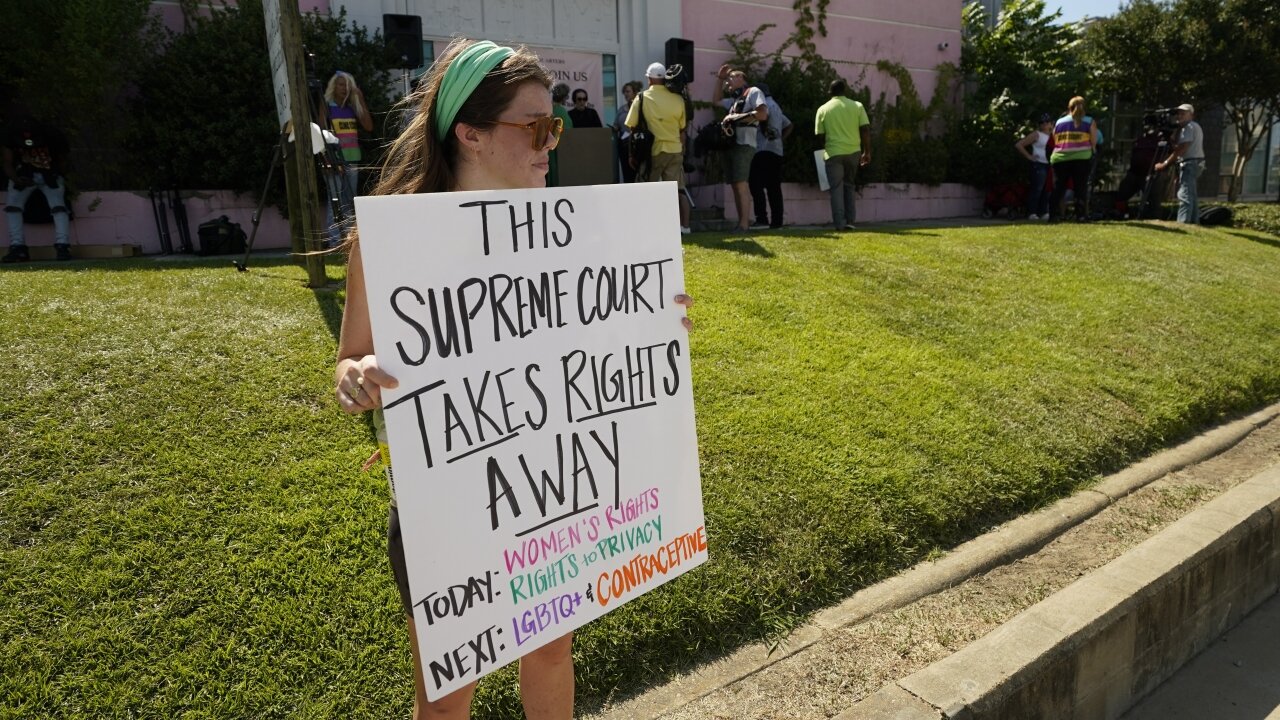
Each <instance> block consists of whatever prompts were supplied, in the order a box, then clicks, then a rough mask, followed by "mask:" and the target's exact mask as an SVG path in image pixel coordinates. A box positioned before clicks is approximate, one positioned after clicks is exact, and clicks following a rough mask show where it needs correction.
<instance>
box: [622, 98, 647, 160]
mask: <svg viewBox="0 0 1280 720" xmlns="http://www.w3.org/2000/svg"><path fill="white" fill-rule="evenodd" d="M636 102H638V103H640V107H639V108H637V110H636V112H637V113H638V114H639V116H640V122H638V123H636V126H635V129H633V130H632V131H631V137H630V138H628V139H627V152H628V154H629V155H630V157H631V165H632V167H634V168H635V169H636V172H637V173H639V172H641V168H646V169H647V168H648V166H649V160H650V159H652V158H653V131H651V130H649V121H647V120H645V119H644V95H643V94H641V95H640V96H639V97H638V98H636Z"/></svg>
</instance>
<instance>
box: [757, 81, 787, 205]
mask: <svg viewBox="0 0 1280 720" xmlns="http://www.w3.org/2000/svg"><path fill="white" fill-rule="evenodd" d="M756 87H758V88H759V89H760V92H762V93H764V102H765V105H766V106H767V107H768V109H769V120H768V121H767V122H764V123H762V124H761V125H760V131H759V133H758V134H757V137H756V154H755V157H753V158H752V159H751V176H750V177H749V178H748V182H747V184H748V185H749V186H750V188H751V202H752V204H753V205H754V206H755V210H756V221H755V223H754V224H753V225H752V226H751V227H752V229H755V230H762V229H764V228H774V229H776V228H780V227H782V208H783V206H782V155H783V152H784V150H783V146H782V141H783V140H785V139H786V138H787V136H788V135H790V134H791V131H792V130H794V129H795V128H794V126H792V124H791V120H790V119H788V118H787V116H786V115H785V114H784V113H783V112H782V107H781V106H779V105H778V101H777V100H774V99H773V95H772V94H770V92H769V86H767V85H765V84H764V83H758V84H757V85H756ZM766 201H768V205H767V206H766V205H765V202H766ZM770 209H772V210H773V219H772V220H770V219H769V210H770Z"/></svg>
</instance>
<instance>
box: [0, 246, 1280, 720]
mask: <svg viewBox="0 0 1280 720" xmlns="http://www.w3.org/2000/svg"><path fill="white" fill-rule="evenodd" d="M685 263H686V275H687V286H688V288H689V290H690V291H691V292H692V293H693V294H694V295H695V296H696V298H697V305H696V306H695V307H694V309H693V312H692V315H693V317H694V318H695V321H696V323H697V328H696V330H695V331H694V333H693V335H692V340H691V342H692V352H693V367H694V388H695V396H696V398H697V413H698V429H699V446H700V455H701V460H702V473H703V492H704V496H705V507H706V514H707V527H708V533H709V536H710V542H711V558H712V559H711V562H709V563H708V564H707V565H705V566H703V567H702V568H699V569H698V570H696V571H694V572H692V573H690V574H688V575H686V576H684V577H682V578H680V579H678V580H676V581H674V582H672V583H670V584H668V585H667V586H665V587H663V588H662V589H660V590H658V591H656V592H654V593H651V594H649V595H646V596H644V597H642V598H640V599H638V600H636V601H634V602H632V603H630V604H628V605H626V606H624V607H623V608H621V609H620V610H618V611H616V612H614V613H612V614H610V615H609V616H607V617H606V618H604V619H602V620H600V621H598V622H596V623H594V624H592V625H590V626H588V627H586V628H584V629H582V631H581V632H580V633H579V634H578V640H577V642H576V646H575V650H576V657H577V662H578V695H579V700H580V705H581V706H582V707H584V708H588V707H592V706H594V705H595V704H597V703H598V702H600V701H601V700H602V699H605V698H608V697H610V696H611V695H615V696H622V695H627V694H631V693H634V692H637V691H639V690H641V689H643V687H644V686H645V685H646V684H647V683H650V682H654V681H657V680H659V679H661V678H662V677H664V676H666V675H669V674H670V673H671V672H672V671H673V670H675V669H678V668H682V667H687V666H689V665H690V664H692V663H694V662H696V661H698V660H701V659H706V658H708V657H711V656H714V655H715V654H717V653H719V652H722V651H724V650H726V649H728V648H732V647H735V646H738V645H740V644H742V643H744V642H747V641H751V640H756V639H761V638H774V639H776V638H777V637H779V636H780V634H781V633H783V632H785V631H786V630H787V629H789V628H791V627H794V626H795V625H796V624H797V623H798V622H800V621H802V620H803V618H804V617H805V615H806V614H807V613H809V612H811V611H812V610H814V609H816V608H818V607H821V606H823V605H827V604H830V603H833V602H835V601H838V600H839V599H842V598H844V597H846V596H848V595H849V594H850V593H852V592H853V591H855V590H857V589H858V588H860V587H863V586H865V585H867V584H870V583H872V582H874V581H876V580H878V579H880V578H883V577H886V576H888V575H891V574H893V573H894V572H896V571H898V570H900V569H902V568H904V567H906V566H907V565H909V564H911V563H912V562H914V561H916V560H919V559H920V558H922V557H926V556H928V555H930V554H931V553H936V552H937V551H939V550H941V549H945V548H948V547H951V546H953V545H954V544H956V543H957V542H959V541H961V540H963V539H965V538H968V537H971V536H973V535H974V534H976V533H979V532H981V531H982V530H983V529H984V528H987V527H989V526H991V525H992V524H994V523H998V522H1000V521H1002V520H1005V519H1007V518H1010V517H1013V516H1015V515H1017V514H1019V513H1021V512H1024V511H1027V510H1029V509H1031V508H1035V507H1037V506H1040V505H1043V504H1045V503H1047V502H1049V501H1051V500H1053V499H1055V498H1057V497H1061V496H1062V495H1064V494H1067V493H1070V492H1071V491H1072V490H1074V489H1077V488H1080V487H1082V486H1085V485H1088V484H1089V483H1090V482H1092V481H1094V480H1095V479H1096V478H1097V477H1098V476H1099V474H1101V473H1105V472H1107V471H1110V470H1114V469H1116V468H1119V467H1121V466H1123V465H1124V464H1126V463H1128V462H1130V461H1131V460H1133V459H1135V458H1138V457H1140V456H1142V455H1144V454H1147V453H1149V452H1151V451H1153V450H1156V449H1158V448H1160V447H1162V446H1165V445H1168V444H1170V443H1173V442H1175V441H1177V440H1179V439H1181V438H1184V437H1186V436H1188V435H1189V434H1191V433H1194V432H1195V431H1196V430H1198V429H1200V428H1203V427H1205V426H1207V425H1210V424H1212V423H1215V422H1217V421H1219V420H1221V419H1223V418H1224V417H1227V416H1231V415H1234V414H1238V413H1241V412H1244V411H1247V410H1250V409H1253V408H1256V407H1258V406H1260V405H1263V404H1266V403H1268V402H1271V401H1274V400H1276V399H1277V398H1280V240H1277V239H1276V238H1275V237H1274V236H1268V235H1264V234H1259V233H1254V232H1250V231H1242V230H1210V229H1200V228H1191V229H1185V230H1184V229H1182V228H1176V227H1174V226H1171V225H1112V224H1096V225H1089V226H1044V225H1007V226H990V227H974V228H945V229H943V228H920V229H914V230H907V229H891V228H882V229H880V230H875V229H872V230H871V231H862V232H858V233H855V234H849V235H844V236H836V235H834V234H831V233H822V232H810V233H801V232H791V233H782V234H777V235H767V236H758V237H755V238H754V239H736V238H725V237H724V236H721V235H712V234H702V235H695V236H692V239H691V240H690V242H689V243H687V244H686V254H685ZM341 274H342V271H341V269H340V268H331V269H330V275H331V277H332V278H333V279H334V280H338V279H339V278H340V277H341ZM304 279H305V274H304V273H303V271H302V270H301V269H299V268H296V267H294V266H292V265H289V264H287V263H284V262H281V261H273V262H266V263H262V264H259V266H258V267H256V268H254V269H253V270H252V272H250V273H248V274H239V273H236V272H235V271H234V270H233V269H231V268H230V267H229V266H228V264H227V263H225V262H208V263H203V262H196V263H160V262H153V261H150V260H133V261H113V262H95V263H70V264H57V265H55V264H52V263H44V264H37V265H29V266H25V267H20V268H12V269H6V270H4V271H3V272H0V297H3V298H4V310H3V313H2V314H0V318H2V319H0V343H2V345H0V347H3V348H4V358H5V360H6V362H5V367H6V370H7V372H6V374H5V379H4V381H3V382H0V417H2V418H3V426H2V434H0V441H2V442H3V445H0V453H2V456H0V460H2V465H0V716H3V717H23V718H27V717H59V718H62V717H67V718H97V717H135V716H136V717H156V718H158V717H175V716H183V717H191V718H203V717H208V718H229V717H236V718H239V717H315V718H320V717H404V716H407V715H408V711H409V706H410V704H411V699H412V698H411V690H412V684H411V677H410V672H411V667H410V660H409V649H408V640H407V635H406V633H405V632H404V625H403V621H402V620H401V619H400V614H399V604H398V600H397V598H396V596H395V590H394V587H393V585H392V581H391V576H390V571H389V568H388V565H387V561H386V558H385V550H384V542H385V541H384V529H385V522H386V504H387V496H386V495H387V491H386V487H385V483H384V480H383V479H382V477H381V476H380V475H378V474H375V473H363V472H361V471H360V470H359V465H360V463H361V461H362V460H364V458H365V457H367V455H368V453H369V452H370V450H371V449H372V443H371V435H370V430H369V427H368V425H367V423H366V422H365V421H364V420H363V419H358V418H350V417H346V416H343V415H341V414H340V413H339V412H338V409H337V406H336V404H335V403H334V401H333V400H332V397H331V389H330V377H331V366H332V360H333V355H334V348H335V344H336V341H335V333H336V324H337V321H338V317H339V314H340V311H341V302H342V299H343V296H342V293H341V291H340V290H325V291H320V292H313V291H310V290H307V289H306V288H304V287H303V281H304ZM515 685H516V683H515V675H514V672H513V668H507V669H505V670H503V671H500V672H499V673H497V674H496V675H494V676H492V677H491V678H489V679H487V680H485V681H484V682H482V683H481V688H480V692H479V694H478V696H477V705H476V710H475V714H476V716H477V717H496V718H514V717H519V704H518V700H517V695H516V690H515Z"/></svg>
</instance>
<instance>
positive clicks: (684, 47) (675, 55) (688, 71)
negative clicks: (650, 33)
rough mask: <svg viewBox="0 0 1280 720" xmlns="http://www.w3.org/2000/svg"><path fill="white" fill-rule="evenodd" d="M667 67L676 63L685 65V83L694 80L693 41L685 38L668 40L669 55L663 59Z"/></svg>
mask: <svg viewBox="0 0 1280 720" xmlns="http://www.w3.org/2000/svg"><path fill="white" fill-rule="evenodd" d="M663 62H664V64H666V66H667V67H671V66H672V65H675V64H680V65H682V66H684V81H685V83H691V82H693V41H692V40H685V39H684V38H669V39H668V40H667V57H666V59H665V60H664V61H663Z"/></svg>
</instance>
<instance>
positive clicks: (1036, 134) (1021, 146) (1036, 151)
mask: <svg viewBox="0 0 1280 720" xmlns="http://www.w3.org/2000/svg"><path fill="white" fill-rule="evenodd" d="M1052 132H1053V116H1052V115H1050V114H1049V113H1041V114H1040V122H1039V123H1037V124H1036V129H1035V130H1032V131H1031V132H1030V133H1028V134H1027V135H1026V136H1024V137H1023V138H1022V139H1021V140H1019V141H1018V142H1016V143H1014V145H1013V148H1014V149H1015V150H1017V151H1018V154H1019V155H1021V156H1022V157H1023V158H1025V159H1026V161H1027V162H1029V163H1031V191H1030V192H1029V193H1027V219H1028V220H1048V219H1049V192H1048V191H1047V190H1045V182H1046V181H1047V180H1048V177H1049V155H1048V153H1047V149H1048V147H1049V137H1050V133H1052Z"/></svg>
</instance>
